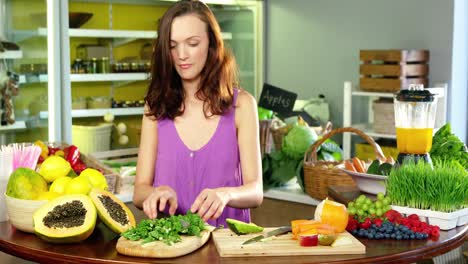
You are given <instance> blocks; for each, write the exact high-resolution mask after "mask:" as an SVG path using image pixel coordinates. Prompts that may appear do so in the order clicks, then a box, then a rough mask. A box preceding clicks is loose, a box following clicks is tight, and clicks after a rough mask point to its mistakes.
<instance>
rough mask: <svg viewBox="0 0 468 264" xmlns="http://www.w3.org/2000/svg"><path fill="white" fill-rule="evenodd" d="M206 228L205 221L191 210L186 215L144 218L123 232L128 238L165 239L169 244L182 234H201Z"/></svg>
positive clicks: (178, 239)
mask: <svg viewBox="0 0 468 264" xmlns="http://www.w3.org/2000/svg"><path fill="white" fill-rule="evenodd" d="M204 229H205V223H204V222H203V220H202V219H201V217H200V216H199V215H197V214H193V213H191V212H190V211H188V212H187V214H186V215H173V216H170V217H167V218H160V219H144V220H143V221H141V222H140V223H139V224H138V225H137V226H136V227H134V228H131V229H129V230H127V231H125V232H123V233H122V234H121V236H123V237H125V238H126V239H129V240H132V241H135V240H140V239H142V240H143V243H148V242H152V241H163V242H164V243H166V244H168V245H173V244H174V243H177V242H180V241H181V240H182V239H181V237H180V235H187V236H200V232H201V231H203V230H204Z"/></svg>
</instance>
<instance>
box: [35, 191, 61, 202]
mask: <svg viewBox="0 0 468 264" xmlns="http://www.w3.org/2000/svg"><path fill="white" fill-rule="evenodd" d="M59 196H60V194H59V193H56V192H51V191H48V192H43V193H41V194H39V196H37V198H36V200H49V201H50V200H53V199H55V198H57V197H59Z"/></svg>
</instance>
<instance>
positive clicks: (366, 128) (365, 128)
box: [351, 123, 396, 139]
mask: <svg viewBox="0 0 468 264" xmlns="http://www.w3.org/2000/svg"><path fill="white" fill-rule="evenodd" d="M351 126H352V127H354V128H357V129H359V130H361V131H362V132H364V133H366V134H367V135H368V136H371V137H373V138H391V139H396V135H395V134H383V133H378V132H375V131H374V129H373V127H372V123H362V124H352V125H351Z"/></svg>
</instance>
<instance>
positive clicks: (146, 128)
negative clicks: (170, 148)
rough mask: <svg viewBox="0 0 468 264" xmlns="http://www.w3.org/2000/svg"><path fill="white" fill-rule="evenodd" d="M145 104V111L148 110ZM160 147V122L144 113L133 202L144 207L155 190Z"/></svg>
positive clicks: (139, 206)
mask: <svg viewBox="0 0 468 264" xmlns="http://www.w3.org/2000/svg"><path fill="white" fill-rule="evenodd" d="M148 111H149V109H148V106H147V105H146V106H145V111H144V112H145V113H146V112H148ZM157 149H158V123H157V121H156V120H152V119H151V118H150V117H148V116H146V115H143V120H142V122H141V137H140V147H139V150H138V161H137V168H136V176H135V189H134V191H133V203H134V204H135V206H136V207H138V208H140V209H141V208H142V207H143V202H144V201H145V199H146V198H147V197H148V196H149V195H150V194H151V192H153V190H154V188H153V180H154V168H155V167H154V166H155V162H156V153H157Z"/></svg>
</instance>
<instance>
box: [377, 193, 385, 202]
mask: <svg viewBox="0 0 468 264" xmlns="http://www.w3.org/2000/svg"><path fill="white" fill-rule="evenodd" d="M384 198H385V195H384V194H383V193H381V192H379V193H378V194H377V200H378V201H382V200H383V199H384Z"/></svg>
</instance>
